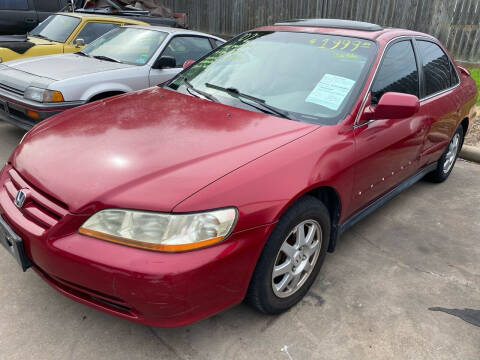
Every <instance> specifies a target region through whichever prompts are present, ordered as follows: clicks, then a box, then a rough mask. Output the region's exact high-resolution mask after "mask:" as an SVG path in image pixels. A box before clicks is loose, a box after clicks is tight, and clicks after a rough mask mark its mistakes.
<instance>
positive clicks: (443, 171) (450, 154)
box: [426, 125, 464, 183]
mask: <svg viewBox="0 0 480 360" xmlns="http://www.w3.org/2000/svg"><path fill="white" fill-rule="evenodd" d="M463 135H464V134H463V127H462V126H461V125H460V126H459V127H458V129H457V131H455V134H453V137H452V140H450V143H449V144H448V146H447V149H446V150H445V152H444V153H443V155H442V157H441V158H440V160H438V163H437V168H436V169H435V170H434V171H432V172H431V173H430V174H428V175H427V176H426V179H427V180H429V181H432V182H435V183H441V182H444V181H445V180H447V178H448V176H449V175H450V173H451V172H452V170H453V166H454V165H455V162H456V161H457V158H458V154H459V153H460V149H461V148H462V144H463Z"/></svg>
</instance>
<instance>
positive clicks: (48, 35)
mask: <svg viewBox="0 0 480 360" xmlns="http://www.w3.org/2000/svg"><path fill="white" fill-rule="evenodd" d="M79 23H80V19H79V18H76V17H73V16H66V15H52V16H49V17H48V18H47V19H45V21H43V22H42V23H40V24H39V25H38V26H37V27H36V28H35V29H33V30H32V31H30V33H29V35H30V36H36V37H39V38H42V39H47V40H52V41H58V42H61V43H63V42H65V41H66V40H67V39H68V37H69V36H70V34H71V33H72V32H73V30H75V28H76V27H77V26H78V24H79Z"/></svg>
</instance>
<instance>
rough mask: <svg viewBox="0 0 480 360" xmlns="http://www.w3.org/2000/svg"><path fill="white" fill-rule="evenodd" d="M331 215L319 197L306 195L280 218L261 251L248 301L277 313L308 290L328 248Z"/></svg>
mask: <svg viewBox="0 0 480 360" xmlns="http://www.w3.org/2000/svg"><path fill="white" fill-rule="evenodd" d="M329 238H330V215H329V212H328V210H327V208H326V207H325V206H324V205H323V204H322V203H321V202H320V201H319V200H317V199H316V198H314V197H311V196H306V197H304V198H302V199H300V200H299V201H298V202H297V203H295V204H294V205H293V206H292V207H291V208H290V209H288V210H287V211H286V212H285V214H284V215H282V217H281V218H280V220H279V222H278V224H277V226H276V227H275V229H274V230H273V232H272V234H271V235H270V237H269V239H268V240H267V243H266V245H265V247H264V249H263V251H262V254H261V255H260V259H259V261H258V263H257V266H256V268H255V271H254V274H253V276H252V280H251V282H250V286H249V289H248V292H247V296H246V301H247V303H249V304H250V305H251V306H253V307H254V308H256V309H257V310H259V311H261V312H264V313H267V314H277V313H281V312H283V311H286V310H288V309H289V308H290V307H292V306H293V305H295V304H296V303H297V302H299V301H300V300H301V299H302V298H303V297H304V296H305V294H306V293H307V291H308V289H309V288H310V286H311V285H312V283H313V281H314V280H315V278H316V277H317V275H318V273H319V271H320V268H321V266H322V263H323V260H324V258H325V254H326V251H327V248H328V241H329Z"/></svg>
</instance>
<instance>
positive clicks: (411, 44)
mask: <svg viewBox="0 0 480 360" xmlns="http://www.w3.org/2000/svg"><path fill="white" fill-rule="evenodd" d="M395 40H396V41H392V42H389V43H388V45H387V46H386V47H385V51H384V53H383V55H382V59H381V60H380V62H379V64H378V67H377V71H376V72H375V75H374V78H373V81H372V84H371V86H370V90H369V93H370V94H371V93H372V87H373V85H374V84H375V80H376V79H377V76H378V72H379V70H380V69H381V67H382V65H383V63H384V62H385V57H386V56H384V55H385V54H386V53H387V52H388V50H390V49H391V48H392V47H393V46H394V45H396V44H398V43H401V42H404V41H406V42H409V43H410V46H411V47H412V51H413V57H414V59H415V65H416V66H417V73H418V88H417V91H418V98H419V99H420V97H421V96H422V79H421V76H420V75H421V74H420V67H419V63H420V62H419V60H420V59H419V56H418V53H417V51H416V49H415V45H414V43H413V39H412V38H411V37H410V38H406V39H395Z"/></svg>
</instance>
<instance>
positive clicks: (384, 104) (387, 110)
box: [371, 92, 420, 119]
mask: <svg viewBox="0 0 480 360" xmlns="http://www.w3.org/2000/svg"><path fill="white" fill-rule="evenodd" d="M419 109H420V101H419V100H418V97H416V96H415V95H409V94H402V93H395V92H388V93H385V94H383V96H382V97H381V98H380V101H379V102H378V104H377V106H375V107H374V108H372V109H371V111H372V112H373V114H372V115H373V118H374V119H405V118H408V117H411V116H413V115H415V114H416V113H417V112H418V110H419Z"/></svg>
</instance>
